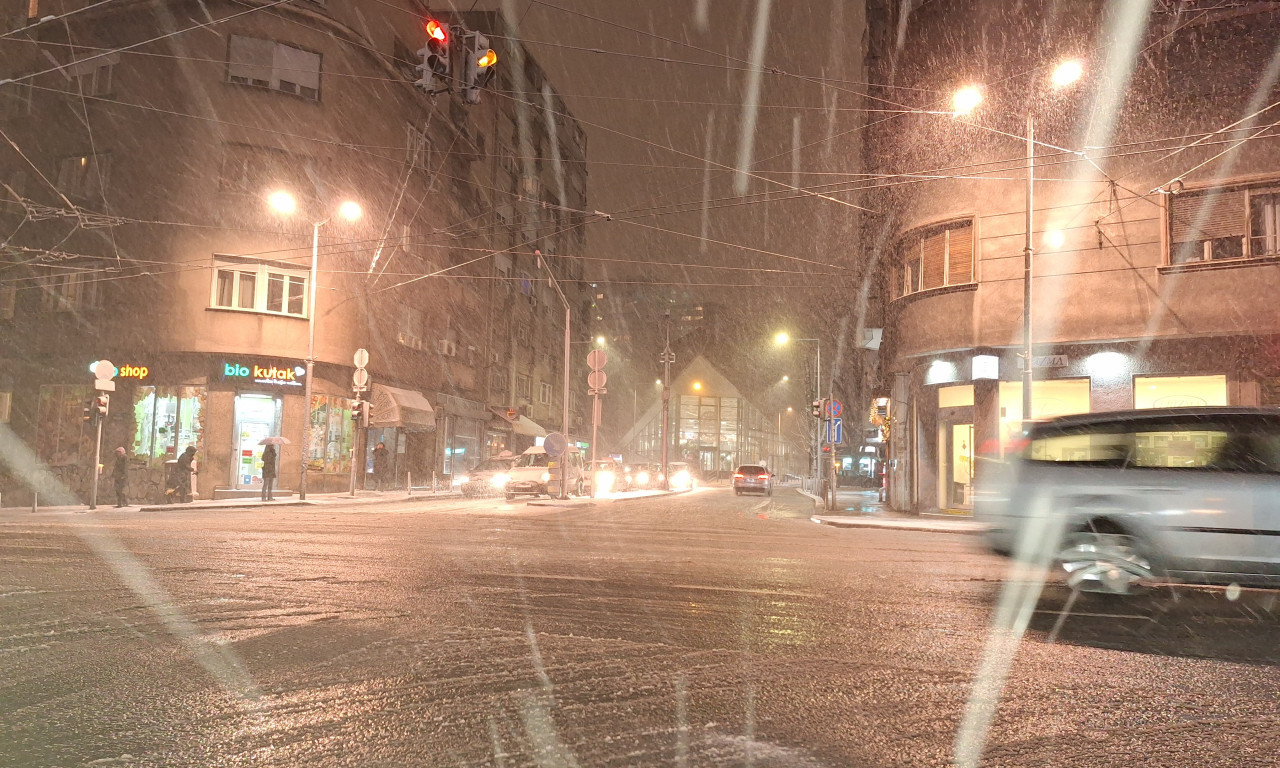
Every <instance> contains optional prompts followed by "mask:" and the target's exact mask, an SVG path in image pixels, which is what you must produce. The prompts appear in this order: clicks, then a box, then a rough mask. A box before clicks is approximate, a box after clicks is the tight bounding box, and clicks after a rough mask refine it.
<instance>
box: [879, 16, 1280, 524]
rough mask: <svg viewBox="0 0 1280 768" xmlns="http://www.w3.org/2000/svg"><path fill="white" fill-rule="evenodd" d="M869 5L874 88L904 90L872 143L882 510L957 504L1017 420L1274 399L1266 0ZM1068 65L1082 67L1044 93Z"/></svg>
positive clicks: (963, 507) (1271, 90)
mask: <svg viewBox="0 0 1280 768" xmlns="http://www.w3.org/2000/svg"><path fill="white" fill-rule="evenodd" d="M873 6H875V12H874V13H873V14H872V19H873V30H872V34H871V36H870V38H869V39H870V40H871V41H872V42H871V45H872V48H871V51H870V54H871V59H870V61H871V62H872V68H871V69H872V72H873V75H874V77H875V78H876V82H877V83H880V84H881V85H880V87H878V88H876V89H875V91H874V92H875V94H876V95H879V96H881V97H883V98H886V99H892V100H894V101H896V102H902V101H904V100H908V99H911V100H913V101H912V103H911V105H910V106H911V108H910V109H907V110H904V112H903V113H902V114H899V115H897V116H896V117H894V118H893V119H891V120H887V121H885V122H884V123H881V124H879V125H875V126H872V127H871V136H870V141H871V146H872V155H871V156H872V157H873V158H874V163H873V164H874V166H875V167H873V169H872V170H874V171H875V172H876V173H880V174H885V177H884V178H882V179H878V180H877V182H876V183H875V184H874V185H871V186H874V187H875V189H874V190H873V194H874V195H875V196H876V199H875V202H874V203H873V204H872V207H874V208H876V209H877V210H880V211H886V212H889V213H886V214H885V216H883V217H881V218H880V219H879V220H878V221H877V223H876V225H875V226H876V227H878V228H876V229H873V230H870V231H869V232H868V235H867V242H869V243H872V244H873V245H872V246H871V247H870V248H869V253H868V258H869V259H870V260H871V261H872V262H873V263H874V264H875V265H876V266H877V273H878V274H879V275H880V278H879V283H878V292H879V297H880V302H879V303H880V306H881V307H882V310H883V312H884V322H885V328H886V332H885V345H884V352H883V361H882V364H881V365H882V367H881V386H882V389H883V392H884V393H885V394H887V395H889V396H890V416H889V424H888V440H889V459H890V461H889V467H890V469H889V476H888V498H889V501H890V503H891V504H892V506H893V507H895V508H897V509H900V510H914V511H937V510H945V511H950V512H958V513H966V512H968V511H970V510H971V509H972V502H973V487H974V481H975V479H976V478H977V477H979V476H980V475H981V473H982V472H983V467H984V464H986V463H987V461H988V460H991V459H998V458H999V457H1000V456H1002V455H1003V454H1004V453H1006V452H1007V451H1009V450H1013V449H1014V445H1015V444H1016V438H1017V437H1018V435H1019V434H1020V431H1021V427H1022V420H1023V418H1024V416H1029V417H1031V418H1034V419H1045V418H1052V417H1055V416H1061V415H1065V414H1072V413H1087V412H1095V411H1111V410H1122V409H1130V408H1155V407H1165V406H1177V405H1193V404H1196V405H1242V406H1249V405H1280V312H1277V311H1276V308H1275V301H1274V296H1275V295H1276V292H1277V290H1278V289H1280V271H1277V269H1276V264H1277V263H1278V262H1280V219H1278V218H1277V216H1278V215H1280V151H1278V150H1280V147H1277V144H1276V141H1275V139H1274V138H1271V137H1269V136H1267V135H1266V132H1265V131H1264V132H1263V133H1261V134H1259V133H1258V132H1259V129H1261V128H1264V127H1265V126H1267V125H1268V124H1271V123H1273V122H1274V120H1275V119H1276V115H1275V114H1274V109H1275V107H1274V102H1275V101H1276V99H1275V93H1276V92H1277V83H1276V81H1275V75H1274V73H1271V74H1268V67H1274V65H1275V63H1276V61H1275V56H1276V52H1275V51H1274V50H1272V48H1273V42H1274V41H1275V40H1276V39H1277V37H1278V36H1280V14H1278V13H1277V12H1276V11H1275V10H1274V9H1273V8H1272V6H1269V5H1250V6H1239V7H1232V8H1225V7H1223V8H1203V9H1196V10H1195V11H1194V12H1192V11H1191V10H1183V11H1179V10H1177V9H1175V8H1171V7H1169V6H1167V5H1165V4H1156V5H1153V6H1152V7H1151V8H1150V9H1149V10H1150V13H1149V14H1147V15H1141V14H1138V15H1137V17H1136V18H1134V14H1133V8H1135V7H1137V6H1132V5H1130V4H1123V3H1105V2H1086V1H1084V0H1078V1H1077V0H1063V1H1061V2H1054V3H1048V4H1044V5H1043V6H1040V5H1033V6H1023V7H1021V8H1020V9H1017V10H1015V9H1011V8H1009V7H1008V6H1007V4H1004V3H998V2H987V1H986V0H943V1H942V2H935V3H929V4H926V5H924V6H923V7H920V8H917V9H915V10H914V11H911V12H910V13H909V16H908V17H906V18H905V19H904V18H901V17H900V15H899V14H901V13H902V12H903V11H902V9H901V8H898V7H892V8H891V7H888V4H884V3H875V4H873ZM957 22H958V23H957ZM899 32H900V33H901V36H900V37H899ZM1066 58H1077V59H1079V60H1080V61H1081V62H1082V63H1083V66H1084V75H1083V77H1082V78H1081V79H1080V80H1079V81H1078V82H1076V83H1075V84H1074V85H1072V86H1070V87H1068V88H1063V89H1054V88H1053V87H1052V86H1051V84H1050V75H1051V73H1052V72H1053V71H1054V68H1055V66H1056V65H1057V64H1058V63H1059V62H1060V61H1061V60H1063V59H1066ZM1268 78H1270V79H1268ZM971 83H986V84H988V85H986V87H985V90H984V93H983V95H984V98H983V101H982V103H981V104H980V105H979V106H978V108H977V109H976V110H975V111H974V112H973V113H972V114H971V115H970V116H968V117H966V118H964V119H956V118H953V117H951V116H949V115H946V114H939V112H945V110H947V109H948V108H949V98H950V94H951V93H952V92H953V90H954V89H956V88H959V87H961V86H964V85H967V84H971ZM891 86H907V87H908V88H928V89H932V91H933V93H931V94H929V96H932V97H934V98H935V99H936V101H933V102H930V103H926V101H927V97H923V98H922V97H921V96H920V95H919V94H920V93H921V92H918V91H917V92H914V95H911V94H913V92H912V91H910V90H902V89H901V88H897V87H891ZM904 94H908V95H904ZM916 102H919V104H918V105H917V104H916ZM1268 105H1271V106H1270V107H1268ZM1264 108H1265V109H1264ZM930 112H932V113H930ZM1255 113H1257V114H1255ZM1251 116H1252V117H1251ZM1029 124H1030V126H1031V127H1032V128H1033V130H1034V136H1035V140H1036V142H1037V143H1036V144H1035V150H1034V153H1035V161H1034V162H1035V166H1036V169H1035V182H1034V198H1033V200H1034V202H1033V204H1032V210H1033V225H1032V232H1031V236H1032V245H1033V249H1034V255H1033V265H1032V278H1031V280H1032V286H1033V291H1032V301H1031V304H1030V307H1024V297H1023V287H1024V269H1023V267H1024V258H1023V253H1024V252H1023V245H1024V237H1025V233H1026V226H1025V217H1026V209H1027V205H1028V202H1027V197H1026V169H1027V163H1026V156H1025V145H1026V140H1025V137H1026V135H1027V132H1028V125H1029ZM1255 134H1257V135H1255ZM1024 309H1029V311H1030V313H1031V318H1032V328H1033V331H1032V342H1033V345H1034V352H1033V355H1032V364H1033V368H1032V371H1033V384H1032V413H1031V414H1024V413H1023V412H1022V386H1023V384H1022V372H1023V365H1024V361H1025V355H1024V354H1023V345H1024V343H1025V339H1024V336H1023V330H1022V329H1023V318H1024V316H1025V315H1024ZM1179 450H1185V451H1190V452H1193V451H1194V450H1195V446H1194V445H1188V446H1185V447H1183V448H1180V449H1175V448H1171V449H1170V455H1171V456H1172V457H1173V458H1171V461H1172V460H1176V457H1177V455H1178V451H1179Z"/></svg>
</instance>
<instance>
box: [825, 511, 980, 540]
mask: <svg viewBox="0 0 1280 768" xmlns="http://www.w3.org/2000/svg"><path fill="white" fill-rule="evenodd" d="M809 520H810V522H814V523H817V524H819V525H829V526H831V527H833V528H879V529H881V530H895V531H925V532H928V533H959V534H964V535H968V536H977V535H980V534H982V533H983V531H984V529H983V528H982V527H980V526H977V525H974V526H963V527H961V526H940V525H938V524H937V523H936V522H929V521H923V520H921V521H918V522H917V521H916V520H915V519H914V518H902V517H896V518H889V519H876V518H871V517H869V518H865V519H861V518H852V517H846V518H841V519H834V518H833V517H827V516H824V515H813V516H812V517H810V518H809Z"/></svg>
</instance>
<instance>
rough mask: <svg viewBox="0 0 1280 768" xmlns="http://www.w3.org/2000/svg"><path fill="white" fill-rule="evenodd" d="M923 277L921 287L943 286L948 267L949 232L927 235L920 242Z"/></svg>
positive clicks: (926, 288) (925, 288) (924, 288)
mask: <svg viewBox="0 0 1280 768" xmlns="http://www.w3.org/2000/svg"><path fill="white" fill-rule="evenodd" d="M920 255H921V262H922V267H921V268H922V271H923V279H922V280H921V286H920V288H921V289H922V290H928V289H930V288H941V287H942V284H943V283H942V281H943V279H944V278H945V276H946V269H947V233H946V232H945V231H943V232H939V233H937V234H936V235H930V236H929V237H926V238H925V239H924V241H923V242H922V243H921V244H920Z"/></svg>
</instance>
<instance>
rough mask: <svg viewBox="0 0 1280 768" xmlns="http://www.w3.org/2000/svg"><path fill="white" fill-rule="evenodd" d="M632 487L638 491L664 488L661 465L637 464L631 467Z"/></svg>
mask: <svg viewBox="0 0 1280 768" xmlns="http://www.w3.org/2000/svg"><path fill="white" fill-rule="evenodd" d="M631 470H632V471H631V472H630V477H631V487H632V488H633V489H638V490H650V489H653V488H661V487H662V465H661V464H636V465H635V466H633V467H631Z"/></svg>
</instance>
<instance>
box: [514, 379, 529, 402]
mask: <svg viewBox="0 0 1280 768" xmlns="http://www.w3.org/2000/svg"><path fill="white" fill-rule="evenodd" d="M531 386H532V382H531V381H530V379H529V377H528V376H525V375H524V374H519V375H517V376H516V397H523V398H524V399H525V400H528V399H530V398H531V397H532V396H533V390H532V389H531Z"/></svg>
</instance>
